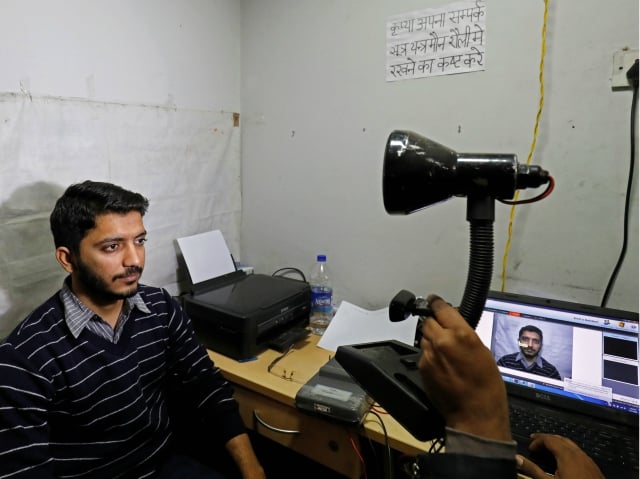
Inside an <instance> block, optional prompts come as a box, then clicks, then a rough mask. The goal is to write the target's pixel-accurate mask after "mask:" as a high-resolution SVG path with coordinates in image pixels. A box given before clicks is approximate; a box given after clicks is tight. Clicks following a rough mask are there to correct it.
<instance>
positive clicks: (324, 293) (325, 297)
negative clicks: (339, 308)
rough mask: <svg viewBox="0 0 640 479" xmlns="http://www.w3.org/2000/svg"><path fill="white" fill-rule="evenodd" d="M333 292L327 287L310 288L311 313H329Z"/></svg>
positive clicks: (331, 308) (331, 307)
mask: <svg viewBox="0 0 640 479" xmlns="http://www.w3.org/2000/svg"><path fill="white" fill-rule="evenodd" d="M332 293H333V290H332V289H331V288H327V287H312V288H311V311H321V312H323V313H331V312H332V310H333V305H332V304H331V295H332Z"/></svg>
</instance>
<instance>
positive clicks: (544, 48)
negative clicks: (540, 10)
mask: <svg viewBox="0 0 640 479" xmlns="http://www.w3.org/2000/svg"><path fill="white" fill-rule="evenodd" d="M548 13H549V0H545V1H544V16H543V19H542V48H541V54H540V75H539V82H540V102H539V104H538V113H537V114H536V123H535V126H534V128H533V140H532V141H531V148H530V149H529V156H528V158H527V165H529V164H531V160H532V158H533V152H534V150H535V149H536V139H537V138H538V125H539V124H540V116H542V106H543V105H544V55H545V53H546V51H547V15H548ZM518 196H520V190H516V194H515V195H514V198H513V200H514V201H518ZM515 214H516V205H512V206H511V214H510V215H509V229H508V234H507V243H506V245H505V247H504V255H503V257H502V283H501V286H500V290H501V291H504V285H505V282H506V279H507V259H508V258H509V249H510V248H511V236H512V234H513V220H514V218H515Z"/></svg>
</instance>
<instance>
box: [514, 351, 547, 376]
mask: <svg viewBox="0 0 640 479" xmlns="http://www.w3.org/2000/svg"><path fill="white" fill-rule="evenodd" d="M516 361H520V362H521V363H522V366H523V367H524V368H525V369H526V370H527V371H528V370H530V369H533V368H534V367H535V366H538V367H539V368H540V369H543V368H544V364H543V363H542V357H541V356H540V355H538V356H536V359H535V360H534V361H533V363H531V364H529V363H528V362H527V360H526V359H525V358H524V354H522V351H520V352H519V353H518V354H517V355H516Z"/></svg>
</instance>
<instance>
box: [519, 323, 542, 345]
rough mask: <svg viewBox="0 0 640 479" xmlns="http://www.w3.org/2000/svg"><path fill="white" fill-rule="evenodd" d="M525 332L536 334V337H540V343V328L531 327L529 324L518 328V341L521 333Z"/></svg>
mask: <svg viewBox="0 0 640 479" xmlns="http://www.w3.org/2000/svg"><path fill="white" fill-rule="evenodd" d="M525 331H530V332H532V333H536V334H537V335H538V336H540V342H541V343H542V330H541V329H540V328H538V327H536V326H532V325H531V324H528V325H526V326H523V327H521V328H520V332H519V333H518V339H520V338H521V337H522V333H524V332H525Z"/></svg>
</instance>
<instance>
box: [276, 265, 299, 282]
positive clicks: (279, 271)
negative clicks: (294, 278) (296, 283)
mask: <svg viewBox="0 0 640 479" xmlns="http://www.w3.org/2000/svg"><path fill="white" fill-rule="evenodd" d="M290 273H295V274H297V275H298V276H300V278H302V281H304V282H306V281H307V278H306V277H305V275H304V273H303V272H302V270H300V269H298V268H293V267H289V268H280V269H277V270H275V271H274V272H273V274H272V275H271V276H285V275H287V274H290Z"/></svg>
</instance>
